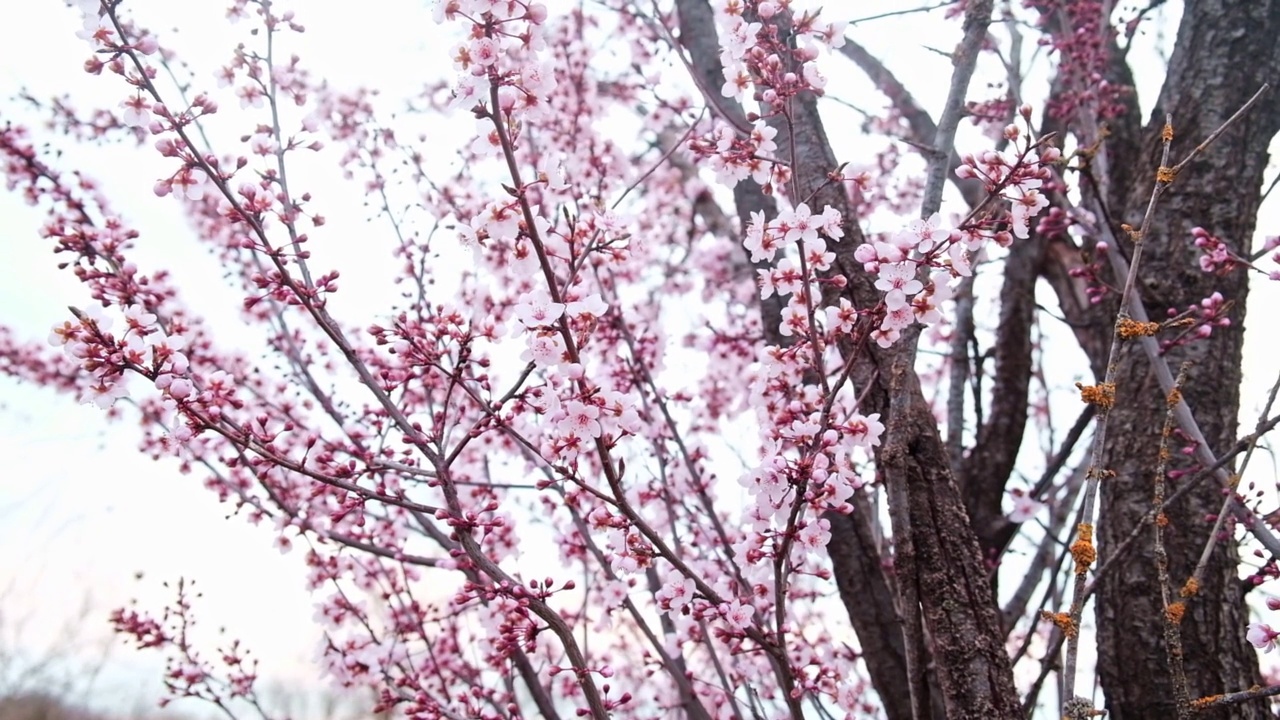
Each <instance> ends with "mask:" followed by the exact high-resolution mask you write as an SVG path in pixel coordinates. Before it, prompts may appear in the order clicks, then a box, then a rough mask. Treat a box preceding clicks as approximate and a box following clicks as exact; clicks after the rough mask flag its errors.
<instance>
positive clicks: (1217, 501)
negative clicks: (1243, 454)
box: [1097, 0, 1280, 720]
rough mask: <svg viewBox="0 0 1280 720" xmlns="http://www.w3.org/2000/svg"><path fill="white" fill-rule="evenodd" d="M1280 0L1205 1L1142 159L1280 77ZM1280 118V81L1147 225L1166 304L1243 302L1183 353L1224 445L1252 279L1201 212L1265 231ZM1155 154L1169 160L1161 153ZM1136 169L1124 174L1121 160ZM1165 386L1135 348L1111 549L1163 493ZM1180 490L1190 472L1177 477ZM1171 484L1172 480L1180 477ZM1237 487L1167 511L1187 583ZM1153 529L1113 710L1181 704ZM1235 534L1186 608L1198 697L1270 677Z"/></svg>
mask: <svg viewBox="0 0 1280 720" xmlns="http://www.w3.org/2000/svg"><path fill="white" fill-rule="evenodd" d="M1278 34H1280V3H1274V2H1258V3H1254V2H1235V1H1232V0H1189V2H1187V4H1186V8H1185V10H1184V15H1183V19H1182V23H1181V26H1180V28H1179V31H1178V40H1177V46H1176V49H1175V51H1174V54H1173V56H1172V58H1171V61H1170V67H1169V71H1168V76H1167V79H1166V82H1165V85H1164V88H1163V90H1162V92H1161V95H1160V99H1159V102H1158V104H1157V107H1156V108H1155V112H1154V113H1153V117H1152V119H1151V121H1150V122H1149V123H1148V125H1147V128H1146V130H1145V132H1144V140H1143V143H1144V144H1143V146H1142V152H1140V153H1137V158H1139V161H1140V162H1142V161H1144V159H1149V158H1153V157H1158V155H1157V150H1158V143H1159V129H1160V127H1161V125H1162V124H1163V122H1164V117H1165V113H1172V114H1173V118H1174V128H1175V131H1176V133H1177V135H1176V139H1175V141H1174V143H1173V154H1172V156H1173V158H1174V159H1175V160H1176V159H1181V158H1182V157H1184V156H1186V154H1187V153H1188V152H1189V151H1190V150H1191V148H1192V147H1194V146H1195V145H1196V144H1197V143H1198V142H1199V141H1200V140H1202V139H1203V138H1204V137H1205V136H1206V135H1208V133H1210V132H1211V131H1212V130H1214V129H1215V128H1216V127H1218V126H1219V125H1221V124H1222V123H1223V122H1224V121H1225V120H1226V119H1227V118H1228V117H1229V116H1230V115H1231V114H1232V113H1233V112H1235V110H1236V109H1238V108H1239V107H1240V106H1241V105H1242V104H1244V102H1245V101H1246V100H1247V99H1248V98H1249V97H1250V96H1251V95H1252V94H1253V93H1254V92H1256V91H1257V89H1258V88H1259V87H1260V86H1261V85H1262V83H1263V82H1266V81H1270V82H1275V80H1276V78H1277V76H1280V44H1277V43H1276V40H1275V38H1276V37H1277V36H1278ZM1278 128H1280V94H1277V93H1276V92H1275V91H1272V92H1271V93H1270V94H1269V95H1268V96H1266V97H1265V98H1264V99H1263V101H1262V103H1261V104H1260V106H1258V107H1256V108H1255V110H1254V111H1252V112H1250V113H1249V114H1248V115H1247V116H1246V117H1245V118H1244V119H1243V121H1242V122H1240V123H1239V124H1238V125H1237V126H1235V127H1233V128H1232V129H1230V130H1228V131H1227V133H1226V134H1224V135H1223V136H1222V137H1221V138H1219V139H1218V141H1217V142H1215V143H1214V145H1213V146H1212V147H1211V148H1210V149H1209V150H1208V151H1207V153H1205V154H1204V155H1202V156H1201V157H1200V159H1198V160H1197V161H1196V162H1194V163H1193V164H1192V165H1191V166H1189V167H1188V168H1187V169H1186V170H1184V171H1183V172H1182V174H1181V175H1180V176H1179V177H1178V179H1177V182H1175V183H1174V185H1173V186H1172V188H1171V189H1170V190H1169V191H1168V192H1167V193H1166V194H1165V195H1164V197H1163V198H1162V199H1161V202H1160V205H1159V206H1158V209H1157V212H1156V215H1155V217H1154V223H1153V225H1152V230H1151V232H1150V233H1149V235H1148V236H1147V238H1146V249H1145V251H1144V255H1143V262H1142V268H1141V270H1142V272H1141V278H1142V282H1141V283H1140V285H1141V291H1142V297H1143V300H1144V302H1145V303H1146V305H1147V308H1148V311H1149V313H1150V315H1151V316H1152V317H1153V318H1157V319H1158V318H1163V317H1165V313H1166V311H1167V310H1169V309H1174V310H1182V309H1185V308H1186V307H1187V306H1188V305H1190V304H1192V303H1195V302H1198V301H1199V300H1200V299H1201V298H1204V297H1206V296H1208V295H1209V294H1211V293H1213V292H1214V291H1218V292H1221V293H1222V294H1223V296H1224V297H1225V298H1227V299H1228V300H1230V301H1232V302H1234V303H1235V307H1234V308H1233V312H1232V318H1233V320H1234V323H1233V325H1232V326H1230V327H1227V328H1215V329H1214V331H1213V335H1212V337H1210V338H1208V339H1207V340H1203V341H1200V342H1196V343H1192V344H1191V345H1189V346H1187V347H1183V348H1178V349H1176V350H1174V351H1173V352H1171V353H1169V355H1168V361H1169V362H1170V364H1171V365H1172V366H1173V367H1175V368H1176V367H1177V366H1178V365H1179V364H1180V363H1181V362H1183V361H1185V360H1191V361H1193V362H1195V366H1194V368H1193V369H1192V371H1191V376H1190V382H1189V384H1188V386H1187V387H1186V388H1185V390H1184V393H1185V397H1186V400H1187V402H1188V404H1189V405H1190V407H1191V408H1192V410H1193V411H1194V413H1195V416H1196V418H1197V420H1198V421H1199V423H1200V426H1201V428H1202V429H1203V430H1204V433H1205V436H1206V438H1208V440H1209V442H1210V443H1211V444H1212V445H1213V446H1214V449H1215V450H1218V449H1223V448H1227V447H1230V446H1231V445H1232V444H1233V443H1234V441H1235V437H1236V416H1237V411H1238V408H1239V386H1240V379H1241V370H1240V363H1241V348H1242V345H1243V330H1244V324H1243V323H1242V322H1240V319H1241V318H1242V317H1243V316H1244V310H1245V301H1246V298H1247V291H1248V284H1247V276H1246V274H1245V273H1244V272H1241V271H1237V272H1234V273H1230V274H1227V275H1223V276H1215V275H1210V274H1207V273H1204V272H1202V271H1201V270H1200V268H1199V265H1198V264H1197V255H1198V251H1197V249H1196V248H1195V247H1194V246H1193V244H1192V241H1191V229H1192V228H1193V227H1195V226H1197V225H1199V226H1202V227H1204V228H1206V229H1207V230H1209V231H1210V232H1211V233H1213V234H1214V235H1216V236H1218V237H1220V238H1222V239H1223V240H1224V241H1225V242H1227V243H1228V244H1229V245H1230V246H1231V247H1232V249H1233V250H1234V251H1235V252H1237V253H1240V254H1245V255H1247V254H1248V250H1249V244H1250V240H1251V237H1252V234H1253V230H1254V223H1255V220H1256V215H1257V210H1258V204H1259V196H1260V191H1259V187H1260V185H1261V181H1262V174H1263V171H1264V169H1265V168H1266V165H1267V153H1266V149H1267V146H1268V144H1269V143H1270V140H1271V139H1272V138H1273V137H1274V135H1275V133H1276V131H1277V129H1278ZM1147 164H1148V165H1151V164H1153V163H1150V162H1147ZM1112 177H1113V178H1118V179H1121V180H1122V181H1123V176H1120V175H1118V174H1113V176H1112ZM1151 183H1152V177H1151V168H1150V167H1147V168H1143V169H1142V170H1141V171H1140V172H1139V173H1138V174H1136V179H1135V180H1134V181H1133V182H1132V183H1130V186H1129V187H1124V188H1113V192H1112V193H1111V194H1112V196H1113V197H1116V196H1121V195H1122V196H1123V197H1125V198H1126V199H1125V201H1124V205H1123V207H1122V208H1113V212H1112V213H1111V215H1112V216H1113V218H1115V219H1116V220H1120V219H1122V220H1124V221H1126V222H1128V223H1130V224H1132V225H1134V226H1137V225H1138V223H1139V221H1140V220H1141V215H1142V212H1143V210H1144V208H1145V204H1146V200H1145V198H1146V197H1147V196H1148V195H1149V193H1150V189H1151ZM1164 406H1165V402H1164V398H1163V393H1161V392H1160V389H1159V388H1158V387H1157V386H1156V383H1155V381H1154V379H1153V378H1152V376H1151V373H1150V366H1149V363H1148V361H1147V359H1146V358H1145V357H1143V356H1142V354H1141V351H1140V350H1139V349H1138V348H1137V347H1136V346H1134V347H1132V348H1128V349H1127V351H1126V353H1125V357H1124V360H1123V366H1122V370H1121V373H1120V375H1119V377H1118V381H1117V399H1116V408H1115V410H1113V411H1112V413H1111V419H1110V422H1111V423H1113V425H1112V431H1111V432H1110V433H1109V434H1108V443H1107V447H1106V457H1107V458H1108V459H1109V462H1110V463H1111V467H1110V469H1112V470H1114V471H1115V472H1116V477H1115V479H1114V480H1110V481H1107V482H1104V484H1103V487H1102V503H1101V515H1100V518H1099V522H1098V526H1099V535H1100V546H1101V561H1104V562H1105V561H1106V559H1107V557H1108V554H1109V552H1110V551H1112V550H1113V549H1114V548H1115V547H1116V546H1117V545H1118V544H1119V543H1120V542H1122V541H1123V540H1124V538H1125V537H1126V536H1127V535H1128V534H1129V533H1130V531H1131V529H1132V528H1133V527H1134V526H1135V524H1136V523H1138V522H1140V518H1141V517H1142V515H1143V514H1144V513H1146V512H1147V511H1148V510H1149V509H1150V507H1151V493H1152V472H1153V468H1154V467H1155V465H1156V452H1157V443H1158V436H1159V429H1160V419H1161V418H1162V417H1163V414H1164ZM1173 485H1174V487H1173V488H1172V489H1176V487H1177V482H1176V481H1175V482H1174V483H1173ZM1172 489H1171V491H1172ZM1221 503H1222V492H1221V489H1220V488H1218V487H1216V486H1215V485H1213V484H1211V483H1203V484H1201V485H1200V486H1199V487H1198V488H1197V489H1195V490H1193V491H1192V492H1191V493H1190V494H1189V495H1188V496H1187V498H1186V499H1185V500H1183V501H1182V502H1180V503H1179V504H1177V505H1175V506H1173V507H1172V508H1170V509H1169V510H1168V511H1167V514H1168V515H1169V519H1170V525H1169V528H1168V532H1167V533H1166V540H1165V544H1166V547H1167V549H1168V553H1169V558H1170V571H1171V575H1172V577H1173V578H1174V581H1175V582H1181V581H1183V580H1185V579H1186V578H1187V577H1188V576H1189V575H1190V573H1191V571H1192V569H1193V567H1194V565H1195V562H1196V559H1197V557H1198V555H1199V553H1200V551H1201V548H1202V546H1203V544H1204V542H1205V539H1206V537H1207V535H1208V533H1209V531H1210V527H1211V523H1210V522H1209V521H1208V520H1207V519H1206V516H1208V515H1211V514H1214V513H1217V512H1218V509H1219V507H1220V506H1221ZM1149 537H1150V536H1149V535H1148V536H1147V538H1148V539H1146V541H1145V542H1143V543H1142V544H1141V546H1140V547H1139V549H1138V550H1137V551H1136V552H1130V553H1129V554H1128V555H1126V556H1124V557H1123V558H1122V559H1121V560H1119V563H1120V564H1119V566H1118V567H1116V568H1115V569H1114V570H1113V571H1112V572H1110V573H1109V574H1108V575H1107V576H1106V577H1105V578H1103V581H1102V583H1101V586H1100V593H1099V596H1098V605H1097V608H1098V610H1097V617H1098V625H1099V666H1098V667H1099V673H1100V675H1101V680H1102V686H1103V689H1104V691H1105V693H1106V700H1107V709H1108V711H1109V715H1108V717H1110V718H1111V719H1112V720H1138V719H1142V718H1151V719H1153V720H1154V719H1156V718H1168V717H1173V716H1174V707H1173V697H1174V693H1173V689H1172V688H1173V678H1172V677H1171V673H1170V670H1169V667H1168V662H1167V660H1166V655H1165V647H1164V642H1163V639H1162V632H1161V630H1160V622H1161V621H1160V616H1161V609H1160V593H1159V591H1158V588H1157V586H1156V585H1155V574H1156V570H1155V561H1154V559H1153V551H1152V548H1151V542H1150V540H1149ZM1236 568H1237V561H1236V557H1235V548H1234V543H1232V542H1226V543H1220V544H1219V545H1218V548H1217V550H1216V551H1215V552H1214V554H1213V556H1212V559H1211V561H1210V564H1209V568H1208V570H1207V573H1206V575H1205V577H1204V578H1203V583H1202V586H1201V591H1200V594H1199V595H1198V596H1196V597H1195V598H1194V599H1192V600H1191V601H1190V602H1189V603H1188V605H1189V607H1188V612H1187V615H1186V617H1185V619H1184V620H1183V622H1182V643H1183V648H1184V662H1185V666H1186V675H1187V681H1188V683H1189V685H1190V691H1191V697H1193V698H1194V697H1198V696H1203V695H1208V694H1216V693H1221V692H1230V691H1234V690H1241V689H1246V688H1248V687H1249V686H1251V685H1253V684H1254V683H1256V682H1258V681H1259V675H1258V667H1257V656H1256V653H1255V651H1254V650H1253V649H1252V648H1251V647H1249V645H1248V644H1247V643H1246V642H1245V640H1244V630H1245V618H1244V617H1243V615H1242V610H1243V605H1242V595H1243V589H1242V585H1241V583H1240V581H1239V580H1238V579H1237V577H1236V574H1237V569H1236ZM1265 716H1266V712H1265V708H1264V707H1263V705H1262V703H1254V704H1252V705H1245V706H1238V707H1235V708H1233V709H1231V710H1229V711H1228V710H1220V711H1218V712H1217V713H1216V714H1214V713H1202V714H1201V715H1200V717H1217V718H1225V717H1233V718H1262V717H1265Z"/></svg>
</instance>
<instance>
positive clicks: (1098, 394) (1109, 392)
mask: <svg viewBox="0 0 1280 720" xmlns="http://www.w3.org/2000/svg"><path fill="white" fill-rule="evenodd" d="M1076 388H1078V389H1079V390H1080V399H1081V400H1083V401H1085V403H1087V404H1089V405H1097V406H1098V407H1100V408H1102V409H1103V410H1110V409H1111V408H1112V406H1114V405H1115V404H1116V384H1115V383H1102V384H1101V385H1081V384H1080V383H1076Z"/></svg>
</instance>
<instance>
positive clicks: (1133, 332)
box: [1116, 318, 1160, 340]
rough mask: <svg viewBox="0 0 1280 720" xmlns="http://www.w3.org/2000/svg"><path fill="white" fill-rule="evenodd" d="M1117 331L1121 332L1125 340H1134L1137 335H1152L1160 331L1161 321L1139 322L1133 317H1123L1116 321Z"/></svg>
mask: <svg viewBox="0 0 1280 720" xmlns="http://www.w3.org/2000/svg"><path fill="white" fill-rule="evenodd" d="M1116 331H1117V332H1119V333H1120V337H1121V338H1122V339H1124V340H1132V339H1133V338H1136V337H1150V336H1152V335H1155V334H1156V333H1158V332H1160V323H1154V322H1138V321H1137V320H1134V319H1133V318H1121V320H1120V322H1118V323H1116Z"/></svg>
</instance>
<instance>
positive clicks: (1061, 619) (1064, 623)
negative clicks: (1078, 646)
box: [1040, 610, 1076, 638]
mask: <svg viewBox="0 0 1280 720" xmlns="http://www.w3.org/2000/svg"><path fill="white" fill-rule="evenodd" d="M1040 617H1042V618H1044V619H1045V620H1048V621H1049V622H1051V623H1053V624H1054V625H1057V626H1058V629H1059V630H1061V631H1062V634H1063V635H1066V636H1067V637H1069V638H1073V637H1075V636H1076V624H1075V622H1074V621H1072V620H1071V616H1070V615H1068V614H1067V613H1055V612H1048V611H1047V610H1046V611H1042V612H1041V613H1040Z"/></svg>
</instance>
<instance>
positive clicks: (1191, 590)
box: [1178, 578, 1200, 598]
mask: <svg viewBox="0 0 1280 720" xmlns="http://www.w3.org/2000/svg"><path fill="white" fill-rule="evenodd" d="M1198 592H1200V581H1199V580H1197V579H1195V578H1187V582H1186V584H1184V585H1183V586H1182V590H1181V591H1179V593H1178V594H1179V595H1181V596H1182V597H1184V598H1189V597H1194V596H1195V595H1196V593H1198Z"/></svg>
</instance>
